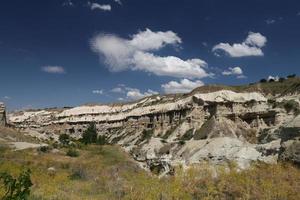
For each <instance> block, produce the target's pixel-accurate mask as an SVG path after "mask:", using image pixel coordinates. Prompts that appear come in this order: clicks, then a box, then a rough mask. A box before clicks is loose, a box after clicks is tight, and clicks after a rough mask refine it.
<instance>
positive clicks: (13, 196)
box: [0, 169, 32, 200]
mask: <svg viewBox="0 0 300 200" xmlns="http://www.w3.org/2000/svg"><path fill="white" fill-rule="evenodd" d="M30 173H31V172H30V170H29V169H28V170H24V171H22V172H21V174H20V175H19V177H18V178H13V176H12V175H10V174H8V173H7V172H3V173H0V181H2V182H3V185H4V188H5V190H6V192H5V194H4V196H3V197H2V200H27V199H28V197H29V195H30V187H31V186H32V182H31V179H30Z"/></svg>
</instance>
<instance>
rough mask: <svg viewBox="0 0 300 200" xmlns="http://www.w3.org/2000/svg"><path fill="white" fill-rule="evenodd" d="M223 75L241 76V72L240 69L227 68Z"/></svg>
mask: <svg viewBox="0 0 300 200" xmlns="http://www.w3.org/2000/svg"><path fill="white" fill-rule="evenodd" d="M222 74H223V75H225V76H228V75H241V74H243V70H242V69H241V68H240V67H233V68H232V67H229V68H228V70H225V71H223V72H222Z"/></svg>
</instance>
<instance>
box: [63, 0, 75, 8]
mask: <svg viewBox="0 0 300 200" xmlns="http://www.w3.org/2000/svg"><path fill="white" fill-rule="evenodd" d="M62 6H67V7H71V6H74V3H73V2H72V1H71V0H66V1H64V2H63V4H62Z"/></svg>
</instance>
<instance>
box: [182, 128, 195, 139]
mask: <svg viewBox="0 0 300 200" xmlns="http://www.w3.org/2000/svg"><path fill="white" fill-rule="evenodd" d="M193 136H194V129H193V128H191V129H189V130H187V131H186V132H185V134H183V136H181V138H180V139H179V140H190V139H192V138H193Z"/></svg>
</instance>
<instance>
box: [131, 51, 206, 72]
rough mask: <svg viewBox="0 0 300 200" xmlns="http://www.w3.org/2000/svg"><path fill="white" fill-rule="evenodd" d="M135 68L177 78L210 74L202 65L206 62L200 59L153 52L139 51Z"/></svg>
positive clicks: (135, 58) (135, 59) (136, 55)
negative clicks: (181, 57) (160, 54)
mask: <svg viewBox="0 0 300 200" xmlns="http://www.w3.org/2000/svg"><path fill="white" fill-rule="evenodd" d="M133 60H134V62H135V67H134V68H133V70H142V71H146V72H151V73H153V74H155V75H158V76H172V77H177V78H185V77H189V78H203V77H205V76H208V74H207V73H206V72H205V70H204V69H203V68H201V66H203V67H204V66H206V65H207V64H206V62H205V61H203V60H200V59H191V60H181V59H180V58H178V57H174V56H167V57H160V56H155V55H153V54H152V53H144V52H137V53H136V54H135V55H134V58H133Z"/></svg>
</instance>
